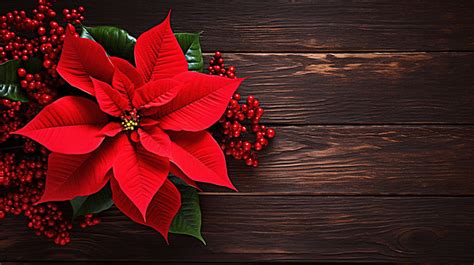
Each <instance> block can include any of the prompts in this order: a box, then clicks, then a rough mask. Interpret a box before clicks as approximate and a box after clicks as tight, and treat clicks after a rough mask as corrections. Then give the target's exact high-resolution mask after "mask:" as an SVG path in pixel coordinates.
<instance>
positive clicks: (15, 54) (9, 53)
mask: <svg viewBox="0 0 474 265" xmlns="http://www.w3.org/2000/svg"><path fill="white" fill-rule="evenodd" d="M54 2H55V0H37V6H36V8H35V9H33V10H32V11H31V12H26V11H25V10H20V11H19V10H14V11H12V12H8V13H7V14H5V15H3V16H0V63H3V62H6V61H8V60H21V61H24V62H25V63H26V64H28V63H31V60H38V59H39V62H40V68H41V69H40V71H39V72H35V73H29V72H28V71H27V70H26V69H25V68H19V69H18V73H17V74H18V77H19V80H20V86H21V88H22V89H23V92H25V93H26V95H27V97H28V99H29V101H28V102H16V101H12V100H8V99H0V219H3V218H4V217H5V215H6V214H7V213H9V214H12V215H20V214H22V213H23V215H24V216H26V217H27V220H28V227H30V228H32V229H33V230H35V231H36V234H37V235H44V236H46V237H47V238H51V239H53V241H54V242H55V243H56V244H58V245H65V244H67V243H69V242H70V234H69V232H70V230H71V229H72V223H71V222H70V221H69V220H70V217H66V216H65V214H64V213H65V212H66V211H65V210H70V207H69V206H68V204H64V205H63V204H57V203H46V204H40V205H35V202H37V201H38V200H39V199H40V197H41V195H42V193H43V191H44V183H45V175H46V167H47V157H48V152H47V150H46V149H44V148H43V147H40V146H39V145H38V144H36V143H35V142H33V141H31V140H29V139H25V138H22V137H19V136H14V135H12V134H11V132H13V131H16V130H18V129H19V128H21V127H23V126H24V125H25V124H27V123H28V121H30V120H31V119H32V118H33V117H34V116H35V115H36V114H37V113H38V111H39V110H40V108H41V107H42V106H45V105H48V104H49V103H51V102H52V101H53V100H54V99H55V98H56V97H57V96H58V92H59V89H60V87H61V86H62V85H63V84H64V81H63V80H62V79H61V78H60V76H59V75H58V73H57V72H56V66H57V62H58V61H59V56H60V54H61V50H62V45H63V41H64V38H65V28H64V26H65V25H66V23H74V24H79V23H81V22H82V21H83V20H84V16H83V15H82V14H83V12H84V10H85V9H84V7H79V8H77V9H71V10H69V9H64V10H63V12H62V15H63V21H62V24H63V25H60V23H59V22H58V21H57V20H56V17H57V12H56V11H55V10H54V7H53V3H54ZM82 223H85V224H86V226H91V225H96V224H98V223H100V219H98V218H96V217H93V216H92V215H88V216H87V217H84V220H83V221H82V222H80V226H81V227H83V224H82Z"/></svg>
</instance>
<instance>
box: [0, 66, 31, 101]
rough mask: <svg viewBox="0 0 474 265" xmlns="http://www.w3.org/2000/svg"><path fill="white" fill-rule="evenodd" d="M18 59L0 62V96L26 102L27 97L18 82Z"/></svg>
mask: <svg viewBox="0 0 474 265" xmlns="http://www.w3.org/2000/svg"><path fill="white" fill-rule="evenodd" d="M19 65H20V61H18V60H10V61H8V62H5V63H3V64H0V97H2V98H8V99H11V100H16V101H23V102H26V101H28V99H27V98H26V96H25V94H24V93H23V91H22V89H21V87H20V84H19V82H18V74H17V70H18V67H19Z"/></svg>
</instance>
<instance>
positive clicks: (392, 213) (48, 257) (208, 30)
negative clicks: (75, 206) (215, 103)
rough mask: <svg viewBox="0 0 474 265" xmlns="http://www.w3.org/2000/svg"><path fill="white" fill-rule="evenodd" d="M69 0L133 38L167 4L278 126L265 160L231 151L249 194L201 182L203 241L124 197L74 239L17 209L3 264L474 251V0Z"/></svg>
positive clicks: (5, 234) (353, 258) (367, 257)
mask: <svg viewBox="0 0 474 265" xmlns="http://www.w3.org/2000/svg"><path fill="white" fill-rule="evenodd" d="M11 2H14V4H18V1H11ZM27 2H28V3H29V2H33V1H24V0H23V1H22V3H25V5H27V4H26V3H27ZM73 2H81V3H83V4H84V5H85V6H86V7H87V11H86V17H87V21H86V22H87V24H88V25H116V26H119V27H123V28H125V29H127V30H129V31H130V32H131V33H132V34H134V35H135V36H137V35H138V34H140V33H142V32H143V31H145V30H146V29H148V28H149V27H151V26H152V25H154V24H157V23H158V22H160V21H161V20H162V19H163V18H164V16H165V14H166V13H167V12H168V9H170V8H172V9H173V15H172V25H173V27H174V29H175V32H184V31H186V32H192V31H196V32H197V31H204V34H203V38H202V46H203V50H204V51H205V52H213V51H215V50H217V49H219V50H220V51H222V52H223V53H224V55H225V58H226V60H227V62H228V63H231V64H233V65H235V66H237V69H238V75H240V76H251V77H252V78H251V79H249V80H247V81H246V82H245V84H244V85H243V88H242V89H241V92H242V93H243V94H248V93H250V92H251V93H254V94H256V95H257V96H258V97H259V98H260V99H261V100H262V102H263V103H264V105H265V107H266V110H267V112H266V114H265V115H264V121H265V122H267V123H269V124H271V125H272V126H274V127H276V129H277V138H276V139H275V140H274V142H273V144H272V146H271V147H270V148H269V150H268V151H267V152H266V153H265V154H264V155H263V156H262V159H261V166H260V167H259V168H258V169H249V168H246V167H243V166H242V165H241V164H240V163H235V162H232V161H231V162H229V167H230V175H231V176H232V179H233V181H234V183H235V185H236V187H237V188H238V189H239V190H240V192H239V193H234V192H228V191H225V190H223V189H218V188H214V187H207V188H206V192H203V193H202V194H201V201H202V209H203V215H204V216H203V221H204V225H203V234H204V237H205V238H206V240H207V242H208V245H207V246H203V245H202V244H200V242H198V241H197V240H195V239H192V238H188V237H185V236H171V239H170V243H171V244H170V245H169V246H167V245H166V244H165V243H164V241H163V240H162V239H161V238H160V236H159V235H158V234H157V233H156V232H154V231H152V230H151V229H148V228H146V227H142V226H140V225H138V224H135V223H133V222H132V221H130V220H128V219H127V218H126V217H125V216H123V215H122V214H121V213H120V212H119V211H118V210H116V209H113V210H110V211H108V212H106V213H105V214H103V221H104V222H103V225H100V226H97V227H94V228H91V229H86V230H84V231H81V230H80V229H78V230H77V231H76V232H75V233H74V234H73V236H74V237H73V243H72V244H70V245H68V246H66V247H56V246H54V245H53V244H51V243H48V242H45V241H44V240H43V239H42V238H41V239H38V238H35V237H33V236H32V233H31V231H28V230H27V229H26V228H24V225H23V224H22V223H23V220H21V219H18V218H17V219H12V218H10V219H7V220H6V221H4V222H1V232H0V260H4V261H10V262H12V263H6V264H16V263H14V262H34V261H43V262H47V263H50V262H52V261H57V262H61V261H63V262H66V261H71V260H74V261H91V262H104V264H105V263H110V262H112V261H121V262H130V263H137V262H158V261H159V262H183V263H189V262H216V261H219V262H265V261H306V262H309V261H313V262H346V261H350V262H366V261H372V262H398V263H400V262H425V263H452V262H460V263H468V264H472V262H474V181H473V180H472V178H473V177H474V162H473V160H474V138H473V133H474V115H473V114H474V68H473V67H474V53H473V51H474V2H473V1H472V0H457V1H448V0H446V1H430V0H424V1H413V0H410V1H408V0H407V1H374V0H365V1H343V0H333V1H323V0H317V1H316V0H314V1H309V0H286V1H248V0H240V1H232V0H227V1H224V0H219V1H217V0H215V1H191V0H189V1H184V0H177V1H151V0H134V1H117V0H101V1H73ZM11 5H13V4H12V3H4V1H2V3H1V5H0V6H1V7H5V6H11ZM2 9H3V8H2ZM1 13H3V10H2V12H1ZM208 57H209V56H208ZM206 60H208V58H207V59H206Z"/></svg>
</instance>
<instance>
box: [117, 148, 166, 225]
mask: <svg viewBox="0 0 474 265" xmlns="http://www.w3.org/2000/svg"><path fill="white" fill-rule="evenodd" d="M113 168H114V176H115V179H116V180H117V181H118V183H119V184H120V187H121V189H122V190H123V191H124V193H125V194H127V197H128V198H130V200H131V201H132V202H133V204H135V205H136V206H137V208H138V209H139V210H140V212H141V213H142V215H143V217H144V218H146V211H147V208H148V205H149V204H150V202H151V200H152V199H153V196H154V195H155V194H156V192H157V191H158V190H159V189H160V187H161V186H162V185H163V182H165V180H166V178H167V177H168V172H169V160H168V158H164V157H160V156H157V155H155V154H153V153H151V152H148V151H147V150H145V149H144V148H143V147H142V146H141V145H140V144H137V143H130V142H128V143H127V144H124V145H123V146H122V150H121V151H120V153H119V154H118V157H117V160H116V162H115V164H114V167H113Z"/></svg>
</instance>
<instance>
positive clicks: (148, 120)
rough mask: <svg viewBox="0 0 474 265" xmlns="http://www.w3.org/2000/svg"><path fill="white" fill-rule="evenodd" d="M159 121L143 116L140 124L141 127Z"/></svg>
mask: <svg viewBox="0 0 474 265" xmlns="http://www.w3.org/2000/svg"><path fill="white" fill-rule="evenodd" d="M158 123H159V122H158V121H156V120H154V119H150V118H147V117H144V118H143V119H142V120H141V121H140V126H142V127H147V126H153V125H156V124H158Z"/></svg>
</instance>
